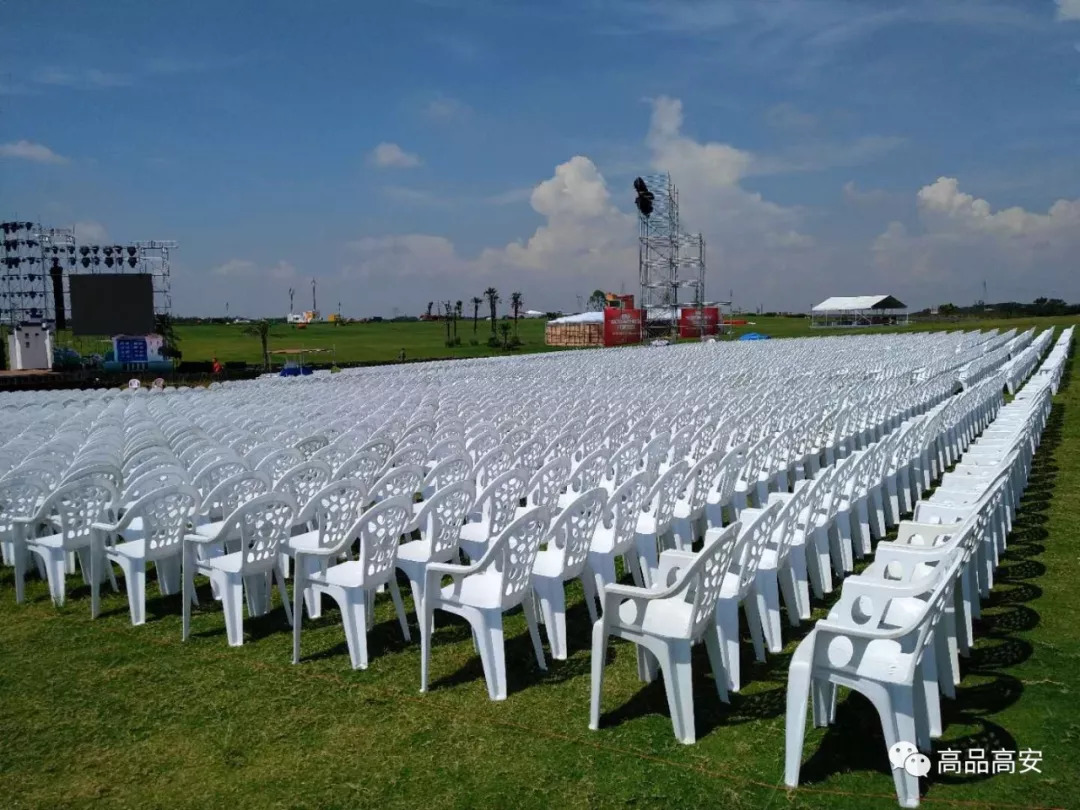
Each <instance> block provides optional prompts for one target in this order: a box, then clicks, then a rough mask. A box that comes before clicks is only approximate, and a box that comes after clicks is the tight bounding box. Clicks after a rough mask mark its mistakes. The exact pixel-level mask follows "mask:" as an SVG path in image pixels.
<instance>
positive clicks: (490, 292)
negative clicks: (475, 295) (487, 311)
mask: <svg viewBox="0 0 1080 810" xmlns="http://www.w3.org/2000/svg"><path fill="white" fill-rule="evenodd" d="M484 295H485V296H487V300H488V306H489V307H491V334H493V335H494V334H495V305H496V304H498V303H499V291H498V290H496V289H495V288H494V287H488V288H487V289H486V290H484Z"/></svg>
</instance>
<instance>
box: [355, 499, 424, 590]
mask: <svg viewBox="0 0 1080 810" xmlns="http://www.w3.org/2000/svg"><path fill="white" fill-rule="evenodd" d="M412 517H413V513H412V498H410V497H408V496H405V495H395V496H391V497H388V498H385V499H384V500H381V501H379V502H378V503H377V504H375V505H374V506H372V507H370V508H369V509H367V510H365V511H364V513H363V514H361V515H360V517H359V518H358V519H357V521H356V523H354V524H353V528H352V529H351V530H350V532H349V533H350V534H351V535H353V536H355V537H359V538H360V551H359V557H358V561H359V562H360V564H361V568H360V570H361V574H360V577H361V584H362V585H365V586H367V585H382V584H385V583H386V582H387V581H388V580H389V579H390V577H392V576H393V575H394V563H395V562H396V561H397V547H398V543H399V542H400V540H401V535H402V534H403V533H404V531H405V528H406V527H407V526H408V525H409V523H410V522H411V521H412Z"/></svg>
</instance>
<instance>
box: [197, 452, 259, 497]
mask: <svg viewBox="0 0 1080 810" xmlns="http://www.w3.org/2000/svg"><path fill="white" fill-rule="evenodd" d="M242 472H248V468H247V465H245V464H244V462H243V461H241V460H240V459H221V460H220V461H215V462H213V463H212V464H210V465H209V466H208V467H206V469H204V470H202V471H201V472H199V473H198V474H196V475H195V477H194V480H193V481H192V483H193V484H194V485H195V489H197V490H199V492H200V493H201V494H202V496H203V497H204V498H205V497H206V496H207V495H209V494H210V493H211V492H212V491H213V489H214V487H216V486H217V485H218V484H220V483H221V482H222V481H224V480H225V479H227V478H232V477H233V476H234V475H239V474H240V473H242Z"/></svg>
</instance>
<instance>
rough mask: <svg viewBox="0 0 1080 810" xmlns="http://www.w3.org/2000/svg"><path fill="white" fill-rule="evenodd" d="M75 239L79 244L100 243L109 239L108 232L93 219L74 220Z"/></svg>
mask: <svg viewBox="0 0 1080 810" xmlns="http://www.w3.org/2000/svg"><path fill="white" fill-rule="evenodd" d="M75 241H76V242H78V243H79V244H86V245H100V244H103V243H105V242H108V241H109V232H108V231H106V230H105V226H104V225H102V224H101V223H100V222H94V221H93V220H86V221H83V222H76V223H75Z"/></svg>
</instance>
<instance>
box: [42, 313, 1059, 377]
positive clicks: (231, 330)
mask: <svg viewBox="0 0 1080 810" xmlns="http://www.w3.org/2000/svg"><path fill="white" fill-rule="evenodd" d="M746 319H747V320H748V321H750V322H751V323H750V324H748V325H746V326H739V327H736V328H735V332H734V336H735V337H738V336H739V335H741V334H745V333H746V332H760V333H762V334H766V335H769V336H770V337H777V338H781V337H806V336H811V335H830V334H866V333H867V332H886V331H927V330H941V329H989V328H993V327H997V328H1001V329H1013V328H1015V329H1017V330H1018V331H1023V330H1024V329H1027V328H1029V327H1031V326H1037V327H1039V328H1046V327H1049V326H1063V325H1066V324H1069V323H1076V322H1077V320H1078V319H1077V318H1075V317H1074V318H1027V319H1023V318H1017V319H1011V320H1000V319H999V320H986V321H977V320H964V321H960V322H956V323H943V322H927V323H914V324H911V325H910V326H907V327H875V328H863V329H811V328H810V325H809V321H808V320H807V319H805V318H783V317H756V316H753V315H750V316H746ZM544 325H545V321H543V320H525V319H522V320H519V321H518V335H519V337H520V339H521V341H522V346H521V347H520V348H519V349H516V350H514V353H515V354H522V353H530V352H542V351H552V349H551V348H550V347H548V346H546V345H545V344H544ZM243 330H244V327H243V326H241V325H219V324H198V325H181V326H178V327H177V330H176V331H177V335H178V336H179V338H180V349H181V351H182V352H183V359H184V360H186V361H208V360H210V359H211V358H213V357H216V358H217V359H218V360H220V361H221V362H222V363H226V362H229V361H243V362H247V363H250V364H258V363H259V362H261V357H260V353H261V348H260V344H259V340H258V338H255V337H252V336H251V335H246V334H244V331H243ZM490 336H491V324H490V321H481V322H480V323H479V327H478V329H477V331H476V333H475V339H476V340H477V343H478V345H476V346H472V345H470V341H471V340H473V339H474V333H473V328H472V322H471V321H468V320H465V321H460V322H459V323H458V337H460V338H461V342H462V345H461V346H456V347H448V346H446V326H445V324H443V323H440V322H415V321H414V322H407V323H390V322H384V323H351V324H345V325H342V326H335V325H334V324H331V323H317V324H311V325H309V326H307V327H306V328H305V329H297V328H295V327H294V326H291V325H286V324H275V326H274V328H273V332H272V333H271V337H270V349H271V350H274V349H329V350H332V354H311V355H308V356H307V361H308V362H319V363H329V362H330V360H331V358H333V359H334V360H336V361H337V362H338V363H355V362H391V361H395V360H397V357H398V353H399V352H400V351H401V350H402V349H405V356H406V359H409V360H431V359H438V358H448V357H487V356H489V355H492V354H507V353H508V352H507V351H506V350H505V349H492V348H490V347H489V346H488V345H487V340H488V338H489V337H490ZM58 342H59V343H60V344H61V345H72V346H74V347H75V348H76V349H77V350H78V351H79V352H80V353H82V354H91V353H94V352H103V351H105V349H107V348H109V342H108V341H107V340H106V339H104V338H72V337H71V336H70V335H68V334H62V335H61V336H60V339H59V341H58ZM281 362H282V360H281V359H280V358H275V359H274V363H275V365H277V364H280V363H281Z"/></svg>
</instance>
